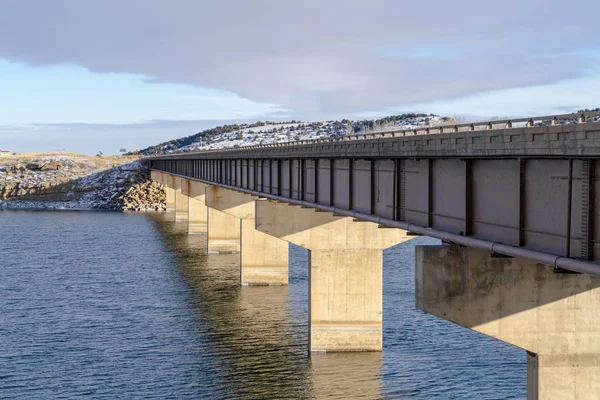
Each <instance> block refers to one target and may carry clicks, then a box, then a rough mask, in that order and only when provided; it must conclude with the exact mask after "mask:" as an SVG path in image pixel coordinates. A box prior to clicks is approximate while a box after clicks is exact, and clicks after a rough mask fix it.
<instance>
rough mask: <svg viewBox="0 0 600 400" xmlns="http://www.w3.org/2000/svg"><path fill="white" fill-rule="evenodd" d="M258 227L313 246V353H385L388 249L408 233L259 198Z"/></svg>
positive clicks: (311, 265) (300, 243) (311, 300)
mask: <svg viewBox="0 0 600 400" xmlns="http://www.w3.org/2000/svg"><path fill="white" fill-rule="evenodd" d="M256 228H257V229H258V230H260V231H262V232H265V233H267V234H269V235H272V236H275V237H278V238H281V239H283V240H285V241H287V242H290V243H293V244H295V245H298V246H301V247H304V248H306V249H308V250H310V261H309V327H310V350H311V351H381V350H382V303H383V302H382V296H383V265H382V260H383V250H384V249H386V248H388V247H391V246H394V245H396V244H398V243H401V242H403V241H405V240H408V239H409V237H407V236H406V232H405V231H401V230H398V229H379V228H378V226H377V225H376V224H373V223H369V222H354V221H353V219H352V218H348V217H339V216H334V215H333V214H331V213H325V212H316V211H315V210H313V209H305V208H301V207H298V206H291V205H286V204H279V203H275V202H272V201H258V202H256Z"/></svg>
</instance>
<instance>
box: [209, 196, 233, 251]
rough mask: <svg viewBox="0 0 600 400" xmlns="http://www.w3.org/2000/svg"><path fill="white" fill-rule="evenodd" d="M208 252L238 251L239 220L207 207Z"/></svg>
mask: <svg viewBox="0 0 600 400" xmlns="http://www.w3.org/2000/svg"><path fill="white" fill-rule="evenodd" d="M207 209H208V253H209V254H219V253H239V252H240V239H241V227H240V220H239V219H238V218H236V217H233V216H231V215H229V214H226V213H224V212H221V211H219V210H216V209H214V208H212V207H208V208H207Z"/></svg>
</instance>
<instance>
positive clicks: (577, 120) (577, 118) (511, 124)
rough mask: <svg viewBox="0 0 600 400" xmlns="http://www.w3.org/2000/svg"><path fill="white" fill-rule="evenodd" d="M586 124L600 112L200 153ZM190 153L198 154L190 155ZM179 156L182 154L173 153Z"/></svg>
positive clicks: (433, 127) (395, 131)
mask: <svg viewBox="0 0 600 400" xmlns="http://www.w3.org/2000/svg"><path fill="white" fill-rule="evenodd" d="M589 122H600V111H591V112H584V113H571V114H561V115H546V116H540V117H525V118H510V119H496V120H487V121H480V122H467V123H462V124H445V125H444V124H442V125H433V126H422V127H417V128H410V129H406V128H399V129H390V130H381V131H377V132H369V133H362V134H355V135H346V136H340V137H336V138H318V139H305V140H298V141H293V142H280V143H271V144H258V145H248V146H238V147H230V148H226V149H211V150H201V152H203V153H209V152H223V151H238V150H240V149H248V148H253V149H255V148H268V147H282V146H300V145H306V144H313V143H326V142H344V141H351V140H367V139H381V138H390V137H402V136H417V135H431V134H440V133H453V132H454V133H457V132H474V131H486V130H495V129H511V128H522V127H537V126H546V125H551V126H556V125H567V124H585V123H589ZM189 153H197V152H196V151H191V152H189ZM175 154H182V153H173V155H175Z"/></svg>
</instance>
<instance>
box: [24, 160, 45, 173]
mask: <svg viewBox="0 0 600 400" xmlns="http://www.w3.org/2000/svg"><path fill="white" fill-rule="evenodd" d="M25 168H27V169H28V170H30V171H39V170H41V169H42V165H41V164H39V163H36V162H31V163H27V164H25Z"/></svg>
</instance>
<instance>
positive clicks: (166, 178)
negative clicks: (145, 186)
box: [151, 171, 175, 213]
mask: <svg viewBox="0 0 600 400" xmlns="http://www.w3.org/2000/svg"><path fill="white" fill-rule="evenodd" d="M151 178H152V180H154V181H156V182H159V183H162V184H163V185H165V194H166V207H167V210H166V211H167V212H168V213H175V189H174V185H173V177H172V176H171V175H169V174H167V173H165V172H159V171H152V172H151Z"/></svg>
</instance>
